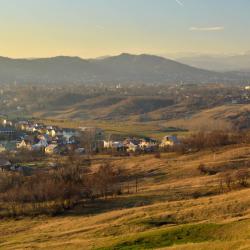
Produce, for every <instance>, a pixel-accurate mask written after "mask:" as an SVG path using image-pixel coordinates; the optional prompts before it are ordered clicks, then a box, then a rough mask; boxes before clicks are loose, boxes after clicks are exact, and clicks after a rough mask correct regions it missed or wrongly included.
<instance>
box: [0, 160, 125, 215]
mask: <svg viewBox="0 0 250 250" xmlns="http://www.w3.org/2000/svg"><path fill="white" fill-rule="evenodd" d="M124 179H126V175H125V172H124V171H123V170H122V169H119V168H115V167H113V166H112V165H110V164H108V163H107V164H103V165H101V166H100V167H99V168H98V169H97V170H96V171H94V172H91V170H90V168H89V167H88V166H81V165H78V164H77V163H72V162H71V164H70V165H68V164H65V165H62V166H60V167H58V168H57V169H53V170H51V171H43V172H35V173H34V174H33V175H31V176H23V175H21V174H19V173H9V174H5V175H1V177H0V202H5V203H6V204H10V205H11V211H12V212H11V211H9V212H10V213H12V214H15V213H16V212H13V211H14V207H18V206H19V205H20V204H22V206H23V205H25V204H26V205H30V204H36V206H35V207H36V209H38V208H39V207H42V208H43V209H44V208H48V209H50V210H51V204H53V206H55V204H56V206H55V208H56V211H58V210H60V211H63V210H64V209H69V208H72V206H74V205H75V204H77V203H78V202H79V201H81V202H85V201H88V200H93V199H95V198H107V197H108V196H109V195H119V194H121V193H122V182H123V181H124ZM38 204H40V206H39V205H38ZM38 210H39V209H38ZM52 210H53V209H52ZM32 212H34V211H32ZM40 212H41V211H40ZM40 212H39V211H37V213H40ZM52 212H53V211H52Z"/></svg>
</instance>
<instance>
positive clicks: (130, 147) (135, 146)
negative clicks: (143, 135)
mask: <svg viewBox="0 0 250 250" xmlns="http://www.w3.org/2000/svg"><path fill="white" fill-rule="evenodd" d="M123 144H124V147H126V148H127V152H137V151H139V150H140V146H139V144H140V141H139V140H137V139H126V140H125V141H124V143H123Z"/></svg>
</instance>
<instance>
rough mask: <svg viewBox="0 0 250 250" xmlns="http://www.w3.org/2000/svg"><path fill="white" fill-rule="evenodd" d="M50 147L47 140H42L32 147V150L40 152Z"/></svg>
mask: <svg viewBox="0 0 250 250" xmlns="http://www.w3.org/2000/svg"><path fill="white" fill-rule="evenodd" d="M48 145H49V144H48V142H47V140H40V141H39V142H38V143H36V144H34V145H32V150H35V151H40V150H42V149H45V148H46V147H48Z"/></svg>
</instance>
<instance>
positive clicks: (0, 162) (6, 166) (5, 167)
mask: <svg viewBox="0 0 250 250" xmlns="http://www.w3.org/2000/svg"><path fill="white" fill-rule="evenodd" d="M10 168H11V163H10V161H8V160H6V159H1V158H0V169H1V171H2V172H4V171H10Z"/></svg>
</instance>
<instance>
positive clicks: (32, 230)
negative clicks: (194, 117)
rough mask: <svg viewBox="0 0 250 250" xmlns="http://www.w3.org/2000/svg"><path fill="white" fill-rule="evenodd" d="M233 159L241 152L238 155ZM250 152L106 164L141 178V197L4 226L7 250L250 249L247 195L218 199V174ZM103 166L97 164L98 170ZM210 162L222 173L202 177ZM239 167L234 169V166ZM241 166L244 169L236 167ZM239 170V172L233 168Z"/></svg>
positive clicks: (0, 244)
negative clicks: (203, 165) (200, 170)
mask: <svg viewBox="0 0 250 250" xmlns="http://www.w3.org/2000/svg"><path fill="white" fill-rule="evenodd" d="M233 152H237V154H236V153H233ZM249 154H250V151H249V146H247V145H246V146H237V148H235V147H231V146H229V147H225V148H220V149H219V150H217V153H216V156H214V153H213V152H211V151H202V152H198V153H193V154H188V155H182V156H179V155H175V154H172V153H166V154H162V157H161V158H159V159H157V158H155V157H154V156H152V155H148V156H139V157H131V158H121V159H119V158H118V159H115V158H110V159H108V160H110V161H112V163H113V164H114V165H116V166H123V167H124V168H125V169H126V170H127V171H129V172H130V173H131V175H133V174H135V173H137V174H138V175H139V176H143V178H141V179H140V180H139V189H138V193H136V192H135V191H134V186H133V182H131V183H130V194H126V193H125V194H123V195H122V196H117V197H113V198H112V197H109V198H108V199H106V200H99V201H97V202H96V203H93V204H92V206H87V205H86V204H82V205H79V206H77V207H75V209H74V210H73V211H69V212H67V213H66V214H64V215H63V216H58V217H57V216H55V217H46V216H42V217H35V218H32V219H31V218H21V219H18V220H13V219H5V220H1V221H0V231H1V235H2V236H4V237H2V238H1V241H0V248H1V249H40V248H42V249H49V248H52V247H53V249H103V250H104V249H109V250H110V249H116V250H125V249H175V250H181V249H190V250H191V249H192V250H193V249H197V250H221V249H223V250H238V249H249V248H250V241H249V237H250V210H249V208H250V196H249V188H239V189H233V190H228V189H227V188H226V186H224V188H223V189H224V191H223V192H220V191H219V190H220V185H219V178H220V171H223V169H224V168H225V166H226V167H227V168H228V171H230V172H234V171H237V169H238V168H242V167H243V168H246V165H245V164H240V162H241V161H242V159H245V160H247V161H248V159H249ZM101 161H102V159H99V160H98V158H97V159H96V160H95V161H94V162H95V163H94V165H93V167H95V166H97V165H98V164H100V162H101ZM202 162H206V165H207V166H208V167H214V168H216V169H217V171H218V173H217V174H215V175H204V174H201V173H200V172H199V171H198V166H199V164H200V163H202ZM231 162H234V163H235V165H234V166H233V165H230V163H231ZM237 162H238V165H236V163H237ZM235 166H237V167H236V168H235Z"/></svg>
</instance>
